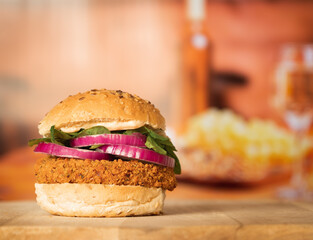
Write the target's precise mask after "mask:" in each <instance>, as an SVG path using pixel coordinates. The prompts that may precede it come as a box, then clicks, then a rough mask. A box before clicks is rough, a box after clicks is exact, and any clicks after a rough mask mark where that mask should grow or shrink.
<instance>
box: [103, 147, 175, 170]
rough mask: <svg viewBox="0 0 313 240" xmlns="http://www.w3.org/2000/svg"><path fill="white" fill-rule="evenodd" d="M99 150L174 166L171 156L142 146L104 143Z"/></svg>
mask: <svg viewBox="0 0 313 240" xmlns="http://www.w3.org/2000/svg"><path fill="white" fill-rule="evenodd" d="M99 150H101V151H103V152H105V153H108V154H112V155H117V156H121V157H127V158H133V159H138V160H142V161H146V162H149V163H155V164H159V165H163V166H167V167H171V168H174V166H175V160H174V159H173V158H171V157H169V156H166V155H162V154H159V153H157V152H155V151H152V150H148V149H144V148H139V147H134V146H128V145H105V146H101V147H99Z"/></svg>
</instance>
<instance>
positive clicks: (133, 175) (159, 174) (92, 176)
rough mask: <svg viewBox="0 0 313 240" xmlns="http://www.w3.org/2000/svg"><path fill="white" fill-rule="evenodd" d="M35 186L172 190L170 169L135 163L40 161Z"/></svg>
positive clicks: (51, 158)
mask: <svg viewBox="0 0 313 240" xmlns="http://www.w3.org/2000/svg"><path fill="white" fill-rule="evenodd" d="M35 175H36V182H37V183H94V184H114V185H134V186H143V187H156V188H163V189H167V190H170V191H172V190H174V188H175V187H176V185H177V182H176V177H175V174H174V171H173V168H169V167H164V166H160V165H155V164H150V163H143V162H140V161H137V160H130V161H125V160H121V159H118V160H114V161H108V160H89V159H75V158H57V157H51V156H49V157H44V158H41V159H38V160H37V162H36V164H35Z"/></svg>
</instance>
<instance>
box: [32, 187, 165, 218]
mask: <svg viewBox="0 0 313 240" xmlns="http://www.w3.org/2000/svg"><path fill="white" fill-rule="evenodd" d="M35 189H36V194H37V203H38V204H39V205H40V207H41V208H42V209H44V210H46V211H47V212H49V213H51V214H55V215H61V216H69V217H125V216H137V215H153V214H159V213H160V212H161V211H162V209H163V203H164V199H165V190H163V189H162V188H147V187H141V186H126V185H122V186H119V185H103V184H78V183H61V184H41V183H36V184H35Z"/></svg>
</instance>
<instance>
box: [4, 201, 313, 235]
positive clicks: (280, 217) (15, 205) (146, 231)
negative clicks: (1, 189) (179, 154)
mask: <svg viewBox="0 0 313 240" xmlns="http://www.w3.org/2000/svg"><path fill="white" fill-rule="evenodd" d="M0 239H1V240H2V239H10V240H11V239H34V240H36V239H46V240H49V239H75V240H78V239H90V240H91V239H113V240H114V239H139V240H140V239H161V240H166V239H179V240H181V239H201V240H202V239H210V240H215V239H240V240H245V239H249V240H258V239H266V240H272V239H283V240H289V239H293V240H294V239H301V240H303V239H307V240H312V239H313V203H296V202H280V201H274V200H262V201H255V200H247V201H229V200H227V201H226V200H225V201H220V200H215V201H212V200H210V201H208V200H206V201H194V200H188V201H186V200H177V201H174V200H168V201H166V206H165V209H164V214H163V215H161V216H145V217H127V218H72V217H60V216H52V215H50V214H48V213H46V212H45V211H43V210H41V209H40V208H39V207H38V206H37V204H36V203H35V202H30V201H28V202H0Z"/></svg>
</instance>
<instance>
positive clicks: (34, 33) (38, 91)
mask: <svg viewBox="0 0 313 240" xmlns="http://www.w3.org/2000/svg"><path fill="white" fill-rule="evenodd" d="M312 13H313V1H306V0H298V1H295V0H294V1H293V0H275V1H272V0H258V1H248V0H228V1H220V0H207V1H204V0H167V1H165V0H151V1H144V0H128V1H125V0H115V1H113V0H105V1H97V0H75V1H74V0H73V1H72V0H67V1H64V0H39V1H38V0H0V200H20V199H34V198H35V195H34V187H33V183H34V177H33V170H32V169H33V164H34V161H35V160H36V158H38V157H39V154H34V153H33V152H32V149H31V148H28V147H27V141H28V140H29V139H31V138H37V137H39V135H38V130H37V125H38V122H39V121H40V120H41V119H42V118H43V116H44V114H45V113H46V112H48V111H49V110H50V109H51V108H52V107H53V106H54V105H55V104H56V103H58V102H59V101H61V100H62V99H64V98H66V97H67V96H68V95H70V94H75V93H77V92H83V91H87V90H90V89H95V88H107V89H121V90H123V91H127V92H131V93H135V94H137V95H139V96H141V97H142V98H145V99H149V100H150V101H151V102H153V103H154V104H155V105H156V106H157V107H158V108H159V109H160V110H161V112H162V113H163V115H164V116H165V118H166V120H167V126H168V135H169V136H171V137H172V138H173V141H174V142H175V143H176V144H177V145H178V148H179V151H178V155H179V157H180V159H181V162H182V169H183V174H182V175H181V176H179V181H180V182H179V187H178V188H177V190H176V191H174V192H172V193H169V194H168V196H169V197H173V198H192V197H193V198H269V197H270V198H272V197H277V189H279V187H280V186H283V185H286V184H288V182H289V179H290V176H291V175H292V176H294V173H293V172H294V170H295V168H296V169H297V173H298V174H297V176H299V173H301V174H300V175H301V179H302V180H301V181H297V183H295V182H296V181H295V180H294V181H292V182H294V183H295V185H296V187H297V188H298V189H299V186H306V191H307V189H309V188H312V186H313V173H311V172H310V171H311V165H313V164H311V163H312V160H311V157H310V156H311V155H312V154H311V142H312V141H311V135H310V133H311V131H310V126H311V125H310V122H311V109H313V108H312V107H311V102H312V99H311V96H312V98H313V84H311V83H310V82H312V81H313V74H312V73H313V71H312V66H313V47H312V45H310V43H313V28H312V26H313V14H312ZM295 72H296V73H297V74H294V73H295ZM293 79H297V83H299V82H301V84H302V81H304V82H305V83H303V84H302V85H301V84H300V85H299V84H298V85H297V86H293V85H292V83H293V82H292V81H295V80H293ZM299 79H300V80H299ZM301 79H305V80H301ZM288 81H290V82H288ZM285 82H287V83H285ZM288 89H289V90H288ZM293 89H296V90H295V92H296V93H293ZM310 89H312V91H311V90H310ZM290 101H291V102H292V104H291V103H290ZM295 103H299V104H298V105H297V104H295ZM300 105H301V106H300ZM290 112H291V113H293V115H290V114H289V113H290ZM288 114H289V115H288ZM287 115H288V116H287ZM286 116H287V117H286ZM295 125H297V126H298V128H297V127H294V126H295ZM299 126H300V127H299ZM291 130H294V131H291ZM295 132H296V133H295ZM299 132H301V137H300V138H299V137H298V135H299V134H297V133H299ZM304 133H305V134H304ZM299 139H300V140H301V141H300V140H299ZM295 163H296V165H295ZM299 163H301V167H299V166H300V165H299ZM291 179H295V178H294V177H291ZM292 196H294V195H292Z"/></svg>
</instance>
